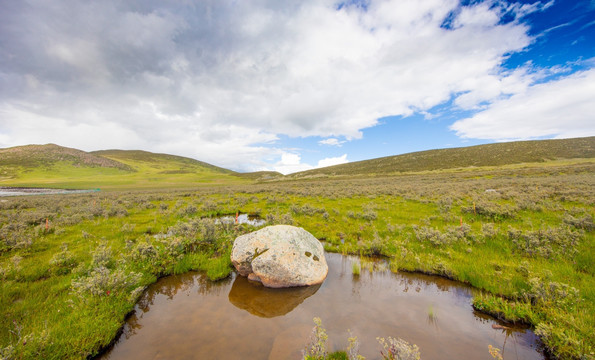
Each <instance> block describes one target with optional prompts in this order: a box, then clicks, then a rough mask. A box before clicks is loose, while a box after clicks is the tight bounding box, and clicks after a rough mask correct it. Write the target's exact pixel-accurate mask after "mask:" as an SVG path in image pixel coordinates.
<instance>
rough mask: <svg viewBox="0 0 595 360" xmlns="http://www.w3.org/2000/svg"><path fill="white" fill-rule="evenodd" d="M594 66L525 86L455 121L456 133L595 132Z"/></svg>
mask: <svg viewBox="0 0 595 360" xmlns="http://www.w3.org/2000/svg"><path fill="white" fill-rule="evenodd" d="M593 99H595V69H591V70H586V71H582V72H577V73H574V74H572V75H569V76H566V77H562V78H560V79H559V80H556V81H550V82H547V83H541V84H536V85H533V86H531V87H529V88H527V89H526V90H525V91H523V92H521V93H518V94H515V95H513V96H511V97H510V98H506V99H501V100H498V101H495V102H494V103H493V104H491V106H489V107H488V108H487V109H486V110H484V111H481V112H479V113H477V114H475V115H474V116H472V117H470V118H467V119H464V120H459V121H457V122H455V123H454V124H453V125H452V126H451V127H450V128H451V130H454V131H456V133H457V135H458V136H461V137H465V138H474V139H492V140H518V139H530V138H537V137H544V136H555V137H558V138H568V137H582V136H592V135H595V121H593V114H595V101H594V100H593Z"/></svg>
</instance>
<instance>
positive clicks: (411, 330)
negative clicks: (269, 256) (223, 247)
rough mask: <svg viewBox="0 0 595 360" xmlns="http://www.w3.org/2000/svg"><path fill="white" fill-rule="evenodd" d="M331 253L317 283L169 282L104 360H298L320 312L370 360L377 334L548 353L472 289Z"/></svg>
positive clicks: (375, 354) (189, 278) (447, 345)
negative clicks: (484, 305)
mask: <svg viewBox="0 0 595 360" xmlns="http://www.w3.org/2000/svg"><path fill="white" fill-rule="evenodd" d="M326 257H327V262H328V265H329V273H328V276H327V278H326V280H325V282H324V283H323V284H322V285H321V286H319V287H317V288H299V289H283V290H289V291H278V290H280V289H266V288H257V287H254V285H253V284H250V283H248V281H247V279H245V278H240V277H238V278H237V279H236V276H231V277H230V278H229V279H227V280H225V281H223V282H215V283H213V282H210V281H208V280H207V279H206V277H205V276H204V275H201V274H199V273H188V274H184V275H178V276H171V277H167V278H163V279H160V280H159V281H158V282H157V283H156V284H154V285H152V286H150V287H149V289H148V290H147V292H146V293H145V294H144V295H143V297H142V300H141V301H140V302H139V303H138V305H137V306H136V308H135V314H134V315H133V316H131V317H130V318H129V319H128V321H127V324H126V325H125V327H124V332H123V336H121V337H120V338H119V340H118V341H117V342H116V345H115V346H114V347H113V348H112V349H111V350H110V352H108V353H106V354H105V355H104V358H106V359H110V360H114V359H157V358H159V359H299V358H301V357H300V352H301V350H302V349H303V348H304V346H305V345H306V344H307V343H308V337H309V335H310V331H311V329H312V327H313V322H312V318H314V317H316V316H317V317H320V318H321V319H322V321H323V326H324V327H325V328H326V329H327V333H328V337H329V345H328V348H329V350H331V351H334V350H341V349H346V348H347V346H348V343H347V339H348V337H349V333H348V332H347V330H348V329H351V331H352V332H353V334H354V335H355V336H357V337H358V339H359V342H360V352H361V354H362V355H364V356H365V357H366V359H379V358H380V345H379V344H378V342H377V340H376V338H377V337H387V336H392V337H400V338H402V339H404V340H406V341H408V342H410V343H414V344H416V345H418V346H419V348H420V350H421V356H422V358H423V359H426V360H427V359H488V358H490V355H489V353H488V345H492V346H495V347H497V348H500V349H502V350H503V351H502V353H503V355H504V358H505V359H535V360H537V359H543V355H542V354H541V353H540V352H539V351H538V350H536V348H537V347H538V342H537V337H536V336H535V335H534V334H533V333H532V332H530V331H529V330H526V329H522V328H502V327H499V326H498V325H503V324H501V323H498V322H497V321H496V320H495V319H493V318H491V317H489V316H486V315H484V314H481V313H477V312H475V311H474V310H473V307H472V306H471V297H472V295H473V293H474V290H473V289H471V288H470V287H468V286H465V285H463V284H460V283H457V282H454V281H450V280H447V279H444V278H439V277H434V276H426V275H419V274H407V273H403V274H401V273H399V274H393V273H391V272H390V271H388V270H387V266H386V265H387V264H386V261H384V260H382V259H372V260H364V259H362V260H360V259H358V258H354V257H348V256H341V255H338V254H326ZM353 261H360V262H361V269H362V270H361V273H360V275H359V276H353V274H352V270H353V266H352V263H353ZM269 291H271V292H269ZM273 291H274V292H273Z"/></svg>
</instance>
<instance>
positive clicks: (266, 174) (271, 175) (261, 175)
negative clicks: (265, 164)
mask: <svg viewBox="0 0 595 360" xmlns="http://www.w3.org/2000/svg"><path fill="white" fill-rule="evenodd" d="M237 176H239V177H243V178H246V179H252V180H258V181H264V180H274V179H278V178H282V177H283V176H284V175H283V174H281V173H280V172H277V171H254V172H249V173H238V174H237Z"/></svg>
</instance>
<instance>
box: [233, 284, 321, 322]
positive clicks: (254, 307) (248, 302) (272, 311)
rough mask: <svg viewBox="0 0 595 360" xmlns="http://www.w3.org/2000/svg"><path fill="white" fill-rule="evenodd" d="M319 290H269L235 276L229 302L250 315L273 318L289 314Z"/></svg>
mask: <svg viewBox="0 0 595 360" xmlns="http://www.w3.org/2000/svg"><path fill="white" fill-rule="evenodd" d="M319 288H320V285H314V286H303V287H294V288H283V289H269V288H266V287H264V286H263V285H262V284H260V283H255V282H253V281H250V280H248V279H247V278H245V277H244V276H237V277H236V279H235V280H234V282H233V285H232V286H231V290H230V291H229V302H230V303H232V304H233V305H235V306H236V307H237V308H239V309H242V310H246V311H248V312H249V313H250V314H253V315H256V316H259V317H263V318H273V317H276V316H281V315H285V314H287V313H289V312H291V311H292V310H293V309H295V308H296V307H297V306H298V305H299V304H301V303H302V302H304V300H305V299H307V298H309V297H310V296H312V295H314V294H315V293H316V292H317V291H318V289H319Z"/></svg>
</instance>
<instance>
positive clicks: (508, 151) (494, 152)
mask: <svg viewBox="0 0 595 360" xmlns="http://www.w3.org/2000/svg"><path fill="white" fill-rule="evenodd" d="M594 157H595V136H592V137H585V138H575V139H562V140H536V141H516V142H506V143H497V144H487V145H478V146H470V147H463V148H452V149H440V150H428V151H420V152H414V153H409V154H404V155H396V156H387V157H382V158H377V159H372V160H364V161H357V162H352V163H347V164H341V165H335V166H329V167H325V168H320V169H314V170H308V171H302V172H299V173H295V174H291V175H288V177H292V178H303V177H313V176H327V175H364V174H365V175H372V174H391V173H399V172H409V171H428V170H439V169H453V168H465V167H471V166H501V165H510V164H519V163H528V162H543V161H547V160H555V159H575V158H594Z"/></svg>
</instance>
